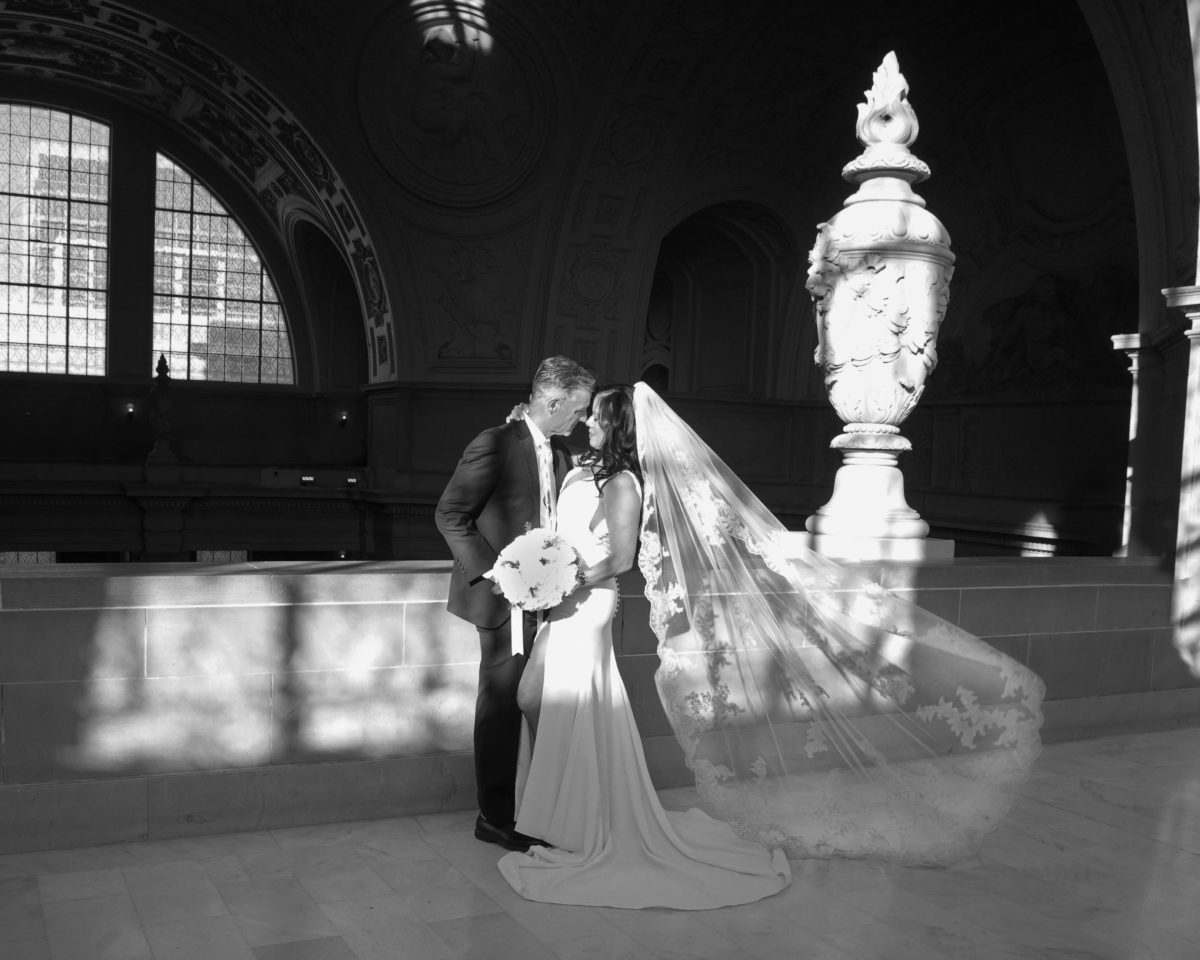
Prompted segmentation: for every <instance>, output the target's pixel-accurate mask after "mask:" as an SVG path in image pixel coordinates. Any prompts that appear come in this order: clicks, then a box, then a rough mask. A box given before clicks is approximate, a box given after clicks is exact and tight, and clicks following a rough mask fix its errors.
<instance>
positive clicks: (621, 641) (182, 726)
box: [0, 560, 1200, 849]
mask: <svg viewBox="0 0 1200 960" xmlns="http://www.w3.org/2000/svg"><path fill="white" fill-rule="evenodd" d="M109 570H114V571H116V573H115V575H112V576H109V575H108V572H109ZM218 570H219V572H218V571H214V572H213V573H212V574H211V575H210V576H205V575H203V574H198V573H197V572H196V568H195V567H192V566H190V565H183V564H169V565H155V566H147V567H139V568H133V567H129V566H122V567H119V568H99V567H84V566H79V567H72V566H70V565H61V566H58V567H55V568H50V569H49V570H48V571H46V572H45V573H44V575H42V576H38V575H36V571H35V572H34V573H33V574H31V573H30V571H29V570H28V568H25V569H23V570H21V571H20V572H10V571H4V570H2V569H0V706H2V710H0V729H2V733H3V741H2V744H3V754H2V756H0V759H2V764H0V777H2V779H0V807H3V806H5V805H7V807H6V811H7V812H0V849H32V848H33V847H31V846H30V845H31V844H35V845H38V846H42V845H44V846H60V845H63V844H65V843H71V842H80V843H83V842H100V841H102V840H103V839H104V838H105V837H107V836H111V837H113V838H115V839H124V838H128V837H129V836H130V835H134V834H136V835H145V834H147V833H153V834H154V835H159V836H174V835H182V834H187V833H189V832H218V831H224V830H240V829H255V828H256V827H258V826H261V825H263V824H300V823H310V822H319V821H320V820H336V819H347V818H353V817H356V816H387V815H392V814H393V813H396V812H403V813H412V812H421V811H425V810H437V809H462V808H469V807H471V806H472V805H473V803H474V799H473V793H474V785H473V773H472V772H471V771H472V766H471V743H472V737H471V727H472V719H473V712H474V698H475V689H476V682H477V670H478V638H477V635H476V632H475V629H474V627H473V626H472V625H470V624H468V623H466V622H464V621H462V620H459V619H457V618H455V617H451V616H449V615H448V614H447V613H446V612H445V607H444V603H445V600H444V598H445V589H446V577H447V575H448V564H445V563H441V564H430V563H424V562H412V563H396V564H377V563H332V562H330V563H325V562H322V563H285V562H278V563H264V564H254V565H250V564H232V565H227V566H225V567H221V568H218ZM1152 574H1154V575H1152ZM1156 576H1157V577H1158V579H1155V577H1156ZM891 582H893V583H894V584H895V585H896V586H897V587H901V586H902V585H904V584H907V585H909V587H910V588H912V589H915V591H916V596H918V597H920V598H921V601H922V603H923V604H925V605H926V606H928V607H931V608H933V609H935V611H936V612H938V613H940V614H941V615H942V616H944V617H946V618H947V619H951V620H955V619H957V620H961V621H962V622H963V625H964V626H968V628H970V625H972V624H973V625H974V629H975V630H976V631H977V632H979V633H981V634H983V635H984V637H985V639H990V642H992V644H993V645H994V646H996V647H997V648H998V649H1000V650H1002V651H1004V652H1006V653H1008V654H1010V655H1011V656H1013V657H1015V658H1016V659H1018V660H1020V661H1022V662H1024V663H1027V664H1028V665H1029V666H1031V667H1032V668H1033V669H1034V670H1035V671H1037V672H1038V673H1039V674H1040V675H1041V676H1042V677H1043V678H1044V679H1045V681H1046V684H1047V698H1048V699H1047V704H1046V715H1047V726H1046V728H1045V730H1044V733H1045V735H1046V736H1047V738H1048V739H1053V738H1054V737H1056V736H1058V735H1059V734H1058V733H1057V732H1056V731H1057V730H1058V728H1059V727H1062V728H1063V729H1069V730H1070V731H1072V732H1071V735H1072V736H1079V735H1084V734H1086V730H1087V729H1088V728H1087V724H1092V725H1093V726H1094V728H1095V729H1111V728H1112V726H1113V725H1114V724H1115V725H1117V726H1120V725H1126V726H1129V725H1133V726H1136V725H1137V724H1139V723H1149V724H1152V725H1159V726H1161V725H1163V724H1170V723H1172V722H1179V719H1178V716H1180V715H1181V714H1180V711H1185V712H1186V711H1187V710H1189V709H1191V708H1192V704H1193V703H1194V702H1195V697H1196V694H1197V691H1198V690H1200V685H1198V684H1197V683H1196V681H1195V679H1194V678H1192V677H1191V675H1190V674H1189V673H1187V671H1186V669H1185V668H1184V667H1183V665H1182V663H1181V662H1180V661H1179V658H1178V655H1177V654H1176V653H1175V652H1174V649H1173V646H1172V643H1171V641H1172V631H1171V630H1170V629H1169V628H1168V627H1166V626H1163V624H1165V623H1166V622H1167V617H1168V616H1169V611H1168V609H1167V606H1168V600H1169V592H1168V591H1166V590H1164V589H1163V586H1164V584H1163V581H1162V577H1161V573H1158V574H1155V573H1154V568H1153V566H1152V565H1150V564H1137V563H1130V562H1125V561H1110V562H1109V563H1103V562H1099V561H1089V560H1064V561H1052V562H1014V561H998V562H997V563H995V564H990V563H986V562H983V561H969V562H965V563H963V564H961V565H959V564H930V565H927V566H922V567H920V568H917V569H915V570H914V569H912V568H909V569H905V570H898V571H896V572H895V575H894V576H893V577H892V578H891ZM914 584H915V587H913V585H914ZM621 588H622V600H621V604H620V607H619V610H618V614H617V617H616V619H615V622H614V649H615V652H616V655H617V663H618V668H619V670H620V671H621V675H622V677H623V679H624V682H625V684H626V687H627V689H628V691H629V697H630V701H631V704H632V707H633V710H634V715H635V717H636V719H637V721H638V724H639V728H640V730H641V732H642V734H643V738H644V744H645V746H646V751H647V758H648V763H649V766H650V771H651V775H652V777H653V778H654V779H655V781H656V783H659V785H660V786H669V785H678V784H679V783H680V782H686V779H687V778H688V774H687V773H686V770H685V768H684V767H683V764H682V754H681V751H680V748H679V746H678V744H677V743H676V742H675V738H674V736H673V734H672V733H671V729H670V725H669V723H668V722H667V719H666V716H665V714H664V712H663V709H662V705H661V703H660V702H659V698H658V693H657V688H656V686H655V682H654V673H655V670H656V669H657V668H658V657H657V654H656V640H655V638H654V636H653V634H652V633H651V631H650V628H649V624H648V622H647V617H648V604H647V602H646V600H645V598H644V596H643V590H642V581H641V578H640V576H639V575H638V574H637V573H636V572H631V573H629V574H626V575H624V576H623V577H622V578H621ZM960 607H961V616H960V614H959V608H960ZM1114 626H1117V627H1118V628H1116V629H1114ZM1105 704H1111V705H1112V709H1111V710H1109V711H1108V712H1106V710H1105ZM439 770H440V771H443V772H442V773H439V772H438V771H439ZM414 777H415V778H416V779H411V778H414ZM83 785H93V786H92V787H90V788H89V789H94V790H96V791H99V792H98V793H96V794H95V796H96V797H98V798H99V799H97V800H95V802H94V803H93V804H92V807H93V809H94V810H95V811H96V816H97V818H99V819H98V821H97V824H96V825H93V826H89V825H88V824H87V822H86V818H87V813H86V810H84V809H83V808H82V807H76V806H72V805H73V804H76V803H81V804H85V805H86V803H87V802H85V801H77V800H76V799H73V798H78V797H82V796H92V794H88V793H87V790H85V789H84V786H83ZM110 787H111V789H109V788H110ZM35 788H36V789H37V790H41V791H42V792H41V793H38V794H36V795H37V796H38V797H41V798H42V799H39V800H37V801H35V800H32V799H30V798H31V797H32V796H35V794H33V793H30V792H29V791H30V790H34V789H35ZM106 789H107V791H108V792H105V791H106ZM139 791H141V793H140V796H141V797H142V799H141V800H137V801H135V800H131V801H130V803H131V804H132V806H124V807H122V808H121V809H119V810H118V809H116V805H117V801H116V800H111V799H109V800H106V799H104V798H106V797H108V798H114V797H122V798H124V797H131V796H133V795H136V794H138V792H139ZM147 796H148V797H149V799H148V800H147V799H146V797H147ZM56 804H59V805H65V806H62V810H63V812H62V814H61V817H62V820H61V824H62V825H63V826H62V827H61V828H60V827H59V826H55V825H54V824H52V823H51V822H50V817H49V814H46V815H43V813H45V811H44V810H41V809H39V808H40V807H45V808H46V810H50V811H53V810H54V809H55V805H56ZM131 818H132V819H131ZM100 821H103V822H104V823H106V824H107V825H108V826H107V827H104V828H103V829H101V827H100V826H99V823H100ZM22 823H23V824H26V826H21V824H22ZM131 824H132V825H131ZM139 824H140V828H139V826H138V825H139ZM31 830H35V831H37V832H38V839H33V840H31V839H29V837H28V836H27V834H28V831H31ZM106 830H108V831H109V832H108V833H106V832H105V831H106Z"/></svg>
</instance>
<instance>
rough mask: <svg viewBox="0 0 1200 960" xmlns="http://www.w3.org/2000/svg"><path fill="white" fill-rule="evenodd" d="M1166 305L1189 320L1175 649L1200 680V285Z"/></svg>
mask: <svg viewBox="0 0 1200 960" xmlns="http://www.w3.org/2000/svg"><path fill="white" fill-rule="evenodd" d="M1163 295H1164V296H1165V297H1166V300H1167V305H1168V306H1171V307H1177V308H1179V309H1182V310H1183V312H1184V316H1186V317H1187V319H1188V329H1187V330H1185V331H1184V335H1185V336H1186V337H1187V339H1188V371H1187V400H1186V404H1187V405H1186V407H1185V411H1184V420H1183V438H1182V439H1183V449H1182V456H1181V459H1180V469H1179V525H1178V527H1177V532H1176V539H1175V595H1174V610H1173V616H1174V621H1175V645H1176V647H1177V648H1178V650H1179V653H1180V655H1181V656H1182V657H1183V660H1184V662H1185V663H1187V664H1188V666H1189V667H1190V668H1191V670H1192V672H1193V673H1194V674H1196V675H1197V676H1198V677H1200V286H1191V287H1173V288H1170V289H1167V290H1164V291H1163Z"/></svg>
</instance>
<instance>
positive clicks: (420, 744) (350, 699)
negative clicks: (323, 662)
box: [295, 666, 476, 756]
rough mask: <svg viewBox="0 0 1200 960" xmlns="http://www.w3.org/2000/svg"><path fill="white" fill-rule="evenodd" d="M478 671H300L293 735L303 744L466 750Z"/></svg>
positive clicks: (391, 751) (382, 751)
mask: <svg viewBox="0 0 1200 960" xmlns="http://www.w3.org/2000/svg"><path fill="white" fill-rule="evenodd" d="M475 687H476V684H475V676H474V670H467V671H458V672H456V673H454V674H450V675H445V674H443V668H441V667H437V666H428V667H396V668H392V669H385V670H373V671H370V672H352V671H337V672H333V673H329V672H325V673H300V674H297V675H296V691H295V697H296V704H297V713H298V717H297V720H298V723H297V730H296V737H297V740H298V743H299V745H300V746H301V747H302V748H303V749H305V750H316V751H329V752H334V753H344V752H346V751H353V752H355V753H361V754H364V755H367V756H403V755H411V754H420V753H428V752H431V751H442V750H469V749H471V743H472V736H471V734H472V726H473V721H474V714H475Z"/></svg>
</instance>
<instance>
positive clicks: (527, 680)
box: [517, 623, 550, 740]
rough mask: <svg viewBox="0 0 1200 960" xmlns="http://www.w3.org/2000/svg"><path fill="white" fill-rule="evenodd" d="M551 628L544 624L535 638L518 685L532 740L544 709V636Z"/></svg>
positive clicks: (520, 700) (518, 697) (518, 694)
mask: <svg viewBox="0 0 1200 960" xmlns="http://www.w3.org/2000/svg"><path fill="white" fill-rule="evenodd" d="M549 629H550V624H548V623H546V624H543V625H542V629H541V630H539V631H538V635H537V637H535V638H534V641H533V647H532V648H531V649H530V651H529V660H528V661H527V662H526V664H525V669H524V670H523V671H522V672H521V685H520V686H519V687H517V706H518V707H520V708H521V712H522V713H523V714H525V719H526V721H527V722H528V723H529V736H530V739H531V740H532V739H533V738H535V737H536V736H537V725H538V716H539V714H540V713H541V709H542V683H543V681H544V679H545V676H546V643H545V641H544V639H543V637H544V634H545V633H546V632H547V631H548V630H549Z"/></svg>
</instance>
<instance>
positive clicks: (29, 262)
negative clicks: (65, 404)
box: [0, 103, 109, 376]
mask: <svg viewBox="0 0 1200 960" xmlns="http://www.w3.org/2000/svg"><path fill="white" fill-rule="evenodd" d="M0 150H2V152H0V283H2V284H3V296H2V298H0V311H2V314H0V370H7V371H19V372H23V373H73V374H82V375H85V376H102V375H103V374H104V372H105V351H106V343H107V336H106V334H107V322H108V187H109V178H108V171H109V129H108V127H107V126H105V125H104V124H102V123H97V122H96V121H94V120H88V119H86V118H84V117H79V116H75V115H73V114H70V113H64V112H62V111H60V110H48V109H45V108H42V107H32V106H27V105H24V104H13V103H5V104H0Z"/></svg>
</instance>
